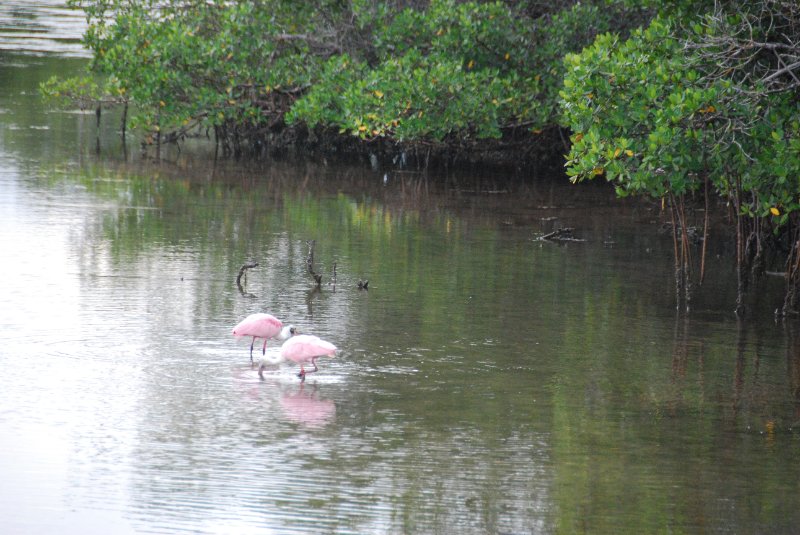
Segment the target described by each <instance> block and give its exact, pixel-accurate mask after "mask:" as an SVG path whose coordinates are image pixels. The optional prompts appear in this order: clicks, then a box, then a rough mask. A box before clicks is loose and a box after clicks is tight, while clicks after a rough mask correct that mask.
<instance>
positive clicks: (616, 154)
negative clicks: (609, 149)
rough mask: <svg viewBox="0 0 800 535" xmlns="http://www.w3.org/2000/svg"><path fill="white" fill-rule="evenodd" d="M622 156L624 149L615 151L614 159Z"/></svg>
mask: <svg viewBox="0 0 800 535" xmlns="http://www.w3.org/2000/svg"><path fill="white" fill-rule="evenodd" d="M620 154H622V149H620V148H619V147H617V150H615V151H614V158H616V157H617V156H619V155H620Z"/></svg>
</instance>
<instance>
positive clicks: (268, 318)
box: [233, 314, 295, 364]
mask: <svg viewBox="0 0 800 535" xmlns="http://www.w3.org/2000/svg"><path fill="white" fill-rule="evenodd" d="M294 333H295V329H294V326H292V325H288V326H286V327H284V326H283V323H281V320H279V319H278V318H276V317H275V316H273V315H272V314H250V315H249V316H247V317H246V318H245V319H243V320H242V321H240V322H239V324H238V325H237V326H236V327H234V328H233V336H236V337H237V338H238V337H242V336H252V337H253V341H252V342H251V343H250V363H251V364H253V346H254V345H255V343H256V338H263V339H264V347H262V348H261V354H262V355H263V354H264V353H266V352H267V340H269V339H270V338H276V339H278V340H286V339H287V338H291V336H292V335H294Z"/></svg>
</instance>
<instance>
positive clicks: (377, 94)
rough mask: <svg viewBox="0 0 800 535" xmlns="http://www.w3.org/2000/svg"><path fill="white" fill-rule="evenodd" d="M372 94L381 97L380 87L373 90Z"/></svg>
mask: <svg viewBox="0 0 800 535" xmlns="http://www.w3.org/2000/svg"><path fill="white" fill-rule="evenodd" d="M373 94H374V95H375V96H376V97H378V98H383V91H381V90H380V89H376V90H375V91H373Z"/></svg>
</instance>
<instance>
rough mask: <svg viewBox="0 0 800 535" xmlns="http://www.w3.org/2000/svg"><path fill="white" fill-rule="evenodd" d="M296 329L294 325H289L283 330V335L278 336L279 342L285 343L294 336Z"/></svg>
mask: <svg viewBox="0 0 800 535" xmlns="http://www.w3.org/2000/svg"><path fill="white" fill-rule="evenodd" d="M294 333H295V328H294V325H287V326H286V327H284V328H283V329H281V333H280V334H279V335H278V336H277V338H278V340H281V341H285V340H288V339H289V338H291V337H292V336H294Z"/></svg>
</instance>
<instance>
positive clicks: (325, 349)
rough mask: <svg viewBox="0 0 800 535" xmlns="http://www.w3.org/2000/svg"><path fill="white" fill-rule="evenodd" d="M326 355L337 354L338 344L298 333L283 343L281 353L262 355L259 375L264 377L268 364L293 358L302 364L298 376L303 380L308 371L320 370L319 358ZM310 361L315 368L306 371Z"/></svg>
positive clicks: (292, 359)
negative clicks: (318, 366)
mask: <svg viewBox="0 0 800 535" xmlns="http://www.w3.org/2000/svg"><path fill="white" fill-rule="evenodd" d="M325 355H330V356H335V355H336V346H335V345H333V344H332V343H330V342H327V341H325V340H321V339H320V338H317V337H316V336H312V335H310V334H298V335H295V336H292V337H291V338H289V339H288V340H286V341H285V342H284V343H283V345H282V346H281V352H280V354H278V355H275V356H274V357H273V356H271V355H270V356H267V355H265V356H264V357H262V359H261V364H260V365H259V367H258V375H259V376H260V377H261V378H262V379H263V378H264V374H263V373H262V372H263V370H264V368H265V367H266V365H267V364H280V363H281V362H285V361H287V360H291V361H292V362H296V363H298V364H299V365H300V373H298V374H297V376H298V377H299V378H300V379H301V380H302V381H305V380H306V374H307V373H314V372H316V371H318V370H319V368H317V359H318V358H319V357H323V356H325ZM309 362H310V363H311V364H312V365H313V366H314V370H313V371H309V372H306V370H305V368H304V364H308V363H309Z"/></svg>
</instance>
